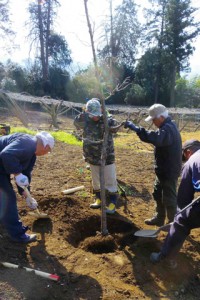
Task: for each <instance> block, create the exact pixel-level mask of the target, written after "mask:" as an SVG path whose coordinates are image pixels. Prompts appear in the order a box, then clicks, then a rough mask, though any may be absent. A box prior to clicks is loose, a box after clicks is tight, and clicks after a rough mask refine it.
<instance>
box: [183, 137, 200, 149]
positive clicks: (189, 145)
mask: <svg viewBox="0 0 200 300" xmlns="http://www.w3.org/2000/svg"><path fill="white" fill-rule="evenodd" d="M193 147H199V148H200V141H198V140H194V139H192V140H187V141H186V142H185V143H184V144H183V147H182V150H183V151H184V150H186V149H190V148H193Z"/></svg>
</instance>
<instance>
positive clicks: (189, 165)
mask: <svg viewBox="0 0 200 300" xmlns="http://www.w3.org/2000/svg"><path fill="white" fill-rule="evenodd" d="M183 161H186V163H185V164H184V166H183V169H182V175H181V182H180V185H179V189H178V196H177V204H178V210H179V209H183V208H184V207H186V206H187V205H189V204H191V206H190V205H189V207H188V208H187V209H186V210H184V211H183V212H182V213H180V214H177V216H176V217H175V218H174V221H173V223H172V225H171V226H170V231H169V233H168V235H167V237H166V239H165V241H164V244H163V246H162V249H161V252H153V253H151V256H150V260H151V261H152V262H153V263H158V262H160V261H161V260H162V259H167V260H166V261H167V262H168V264H169V266H170V267H171V268H175V267H176V265H177V263H176V257H177V255H178V253H179V250H180V249H181V247H182V245H183V243H184V241H185V239H186V238H187V236H188V235H189V234H190V231H191V230H192V229H193V228H199V227H200V200H199V201H198V200H197V201H195V203H194V204H192V201H193V199H194V194H195V192H197V193H199V192H200V141H198V140H194V139H193V140H188V141H186V142H185V143H184V144H183Z"/></svg>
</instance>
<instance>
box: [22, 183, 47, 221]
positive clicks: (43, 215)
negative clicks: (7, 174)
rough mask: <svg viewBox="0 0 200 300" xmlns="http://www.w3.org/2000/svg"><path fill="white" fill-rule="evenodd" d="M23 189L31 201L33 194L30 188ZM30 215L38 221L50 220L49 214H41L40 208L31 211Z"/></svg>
mask: <svg viewBox="0 0 200 300" xmlns="http://www.w3.org/2000/svg"><path fill="white" fill-rule="evenodd" d="M23 189H24V191H25V193H26V195H27V196H28V197H29V198H30V199H31V198H32V197H31V194H30V192H29V190H28V188H27V187H23ZM28 214H29V215H31V216H33V217H36V218H38V219H46V218H49V216H48V215H47V214H44V213H41V212H40V211H39V209H38V208H36V209H35V211H29V212H28Z"/></svg>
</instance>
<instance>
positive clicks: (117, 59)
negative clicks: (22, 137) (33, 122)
mask: <svg viewBox="0 0 200 300" xmlns="http://www.w3.org/2000/svg"><path fill="white" fill-rule="evenodd" d="M143 2H144V1H143ZM145 2H146V3H148V5H147V6H146V8H141V6H139V5H138V3H139V2H138V1H136V0H135V1H134V0H123V1H116V0H115V1H114V0H107V1H106V3H107V10H106V12H105V15H103V16H101V22H100V23H99V22H98V19H97V18H95V15H96V13H97V12H95V13H94V11H95V10H94V9H95V6H94V1H93V0H79V4H80V6H81V7H83V8H84V16H83V17H84V18H85V26H86V27H87V31H88V36H89V41H90V49H91V54H92V56H91V57H92V61H91V62H90V63H88V65H79V66H78V67H76V70H75V69H74V68H73V66H74V65H75V61H73V52H72V51H71V50H70V47H69V45H68V40H67V36H65V35H62V34H61V33H60V29H59V26H58V23H59V19H60V18H61V13H60V12H61V11H62V5H63V1H62V0H35V1H27V19H26V20H25V24H24V28H25V29H26V32H27V38H26V43H25V45H24V47H25V46H26V47H27V46H28V48H29V50H30V51H29V55H27V56H29V59H26V60H24V61H23V63H16V62H14V61H12V55H13V53H15V51H17V47H18V45H17V44H16V43H15V41H16V40H15V37H16V34H17V32H16V31H15V28H14V27H12V23H11V19H12V15H11V11H12V10H11V8H12V1H11V0H1V1H0V12H1V17H0V25H1V26H0V39H1V41H2V43H1V45H2V46H1V52H2V53H3V52H5V51H6V53H7V55H6V57H8V55H10V58H9V59H7V60H6V61H3V60H2V62H1V63H0V87H1V88H2V89H3V90H9V91H11V92H19V93H22V92H23V93H24V92H26V93H29V94H31V95H35V96H40V97H42V96H49V97H52V98H55V99H62V100H66V101H72V102H79V103H80V102H81V103H85V101H86V99H88V98H91V97H99V98H102V97H103V98H107V96H108V95H110V94H112V91H113V90H114V89H115V87H116V86H117V85H118V84H119V83H121V82H123V81H124V80H125V79H127V78H128V80H129V82H130V84H129V86H128V88H126V89H125V90H122V91H121V92H120V93H117V94H113V96H112V97H109V104H128V105H134V106H149V105H151V104H153V103H156V102H159V103H162V104H164V105H166V106H168V107H190V108H191V107H196V108H197V107H199V103H200V76H199V75H195V76H193V77H190V78H189V79H188V77H187V74H188V73H189V72H190V58H191V56H192V55H193V53H194V51H195V48H194V45H195V41H196V39H197V38H198V37H199V31H200V26H199V21H198V13H199V8H198V7H197V5H196V6H195V5H194V4H195V1H194V0H193V1H190V0H153V1H152V0H148V1H145ZM116 3H117V5H116ZM63 8H64V6H63ZM79 9H80V7H77V10H79ZM16 13H18V14H20V11H19V12H16ZM68 13H69V11H68ZM99 13H100V12H99ZM63 14H64V12H63ZM77 23H78V21H77ZM66 24H68V23H67V22H66ZM69 30H71V31H72V32H73V28H70V29H69ZM81 32H84V30H83V28H80V34H79V36H78V37H77V39H82V35H81ZM20 47H21V48H23V45H20ZM79 51H80V53H81V54H82V55H84V54H83V53H82V49H81V48H80V49H79ZM8 53H9V54H8ZM0 57H2V55H1V56H0ZM72 70H73V71H72ZM74 70H75V71H74Z"/></svg>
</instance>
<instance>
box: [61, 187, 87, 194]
mask: <svg viewBox="0 0 200 300" xmlns="http://www.w3.org/2000/svg"><path fill="white" fill-rule="evenodd" d="M84 188H85V187H84V185H81V186H77V187H75V188H71V189H68V190H64V191H62V194H64V195H67V194H71V193H74V192H77V191H80V190H83V189H84Z"/></svg>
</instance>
